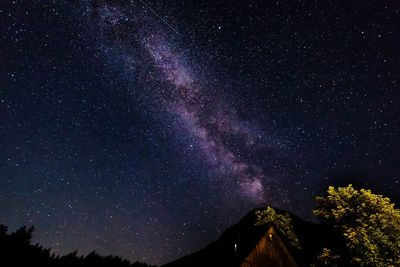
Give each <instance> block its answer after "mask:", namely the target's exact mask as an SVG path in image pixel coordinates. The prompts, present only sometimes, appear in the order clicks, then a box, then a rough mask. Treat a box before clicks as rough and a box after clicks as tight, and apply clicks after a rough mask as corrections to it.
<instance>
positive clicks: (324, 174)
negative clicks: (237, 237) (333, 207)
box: [0, 0, 400, 264]
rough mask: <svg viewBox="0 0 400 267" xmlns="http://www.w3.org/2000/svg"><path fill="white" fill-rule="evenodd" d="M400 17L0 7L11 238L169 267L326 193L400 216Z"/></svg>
mask: <svg viewBox="0 0 400 267" xmlns="http://www.w3.org/2000/svg"><path fill="white" fill-rule="evenodd" d="M399 14H400V6H399V4H398V3H397V2H396V1H370V0H366V1H363V2H362V4H360V3H359V2H357V1H347V2H346V3H340V2H338V1H264V0H249V1H215V0H204V1H189V0H131V1H125V0H82V1H70V0H68V1H67V0H57V1H51V0H34V1H2V4H1V5H0V29H1V32H2V36H1V38H0V47H1V49H0V58H1V60H0V63H1V68H2V71H1V72H0V85H1V86H0V182H1V183H0V184H1V186H0V224H1V223H4V224H6V225H8V226H9V227H10V230H15V229H16V228H18V227H20V226H22V225H29V226H30V225H34V226H35V229H36V233H35V234H34V240H33V241H34V243H36V242H39V244H41V245H43V246H44V247H48V248H50V249H51V251H52V252H54V253H56V254H66V253H69V252H71V251H74V250H78V253H79V254H87V253H89V252H90V251H92V250H96V251H97V252H99V253H101V254H110V253H112V254H115V255H119V256H121V257H123V258H127V259H130V260H132V261H135V260H141V261H145V262H148V263H154V264H163V263H166V262H169V261H172V260H174V259H177V258H179V257H182V256H184V255H187V254H190V253H192V252H194V251H196V250H199V249H201V248H202V247H204V246H205V245H207V244H208V243H210V242H211V241H213V240H215V239H217V238H218V237H219V236H220V235H221V233H222V232H223V231H224V230H225V229H227V228H228V227H229V226H231V225H232V224H234V223H236V222H237V221H238V220H240V218H242V217H243V216H244V215H245V214H246V213H248V212H249V211H250V210H251V209H254V208H257V207H260V206H264V205H273V206H275V207H278V208H281V209H286V210H289V211H291V212H293V213H294V214H297V215H299V216H301V217H303V218H306V219H310V220H311V219H313V218H314V217H313V215H312V209H313V207H314V205H315V202H314V199H315V197H316V196H318V195H321V194H323V193H324V192H325V190H326V189H327V187H328V186H329V185H346V184H349V183H352V184H353V185H354V186H355V187H364V188H371V189H372V191H374V192H376V193H379V194H383V195H387V196H388V197H390V198H391V199H392V200H393V201H394V202H398V201H399V194H398V192H399V183H400V169H399V166H400V162H399V159H400V158H399V156H398V155H399V151H400V142H399V136H400V125H399V119H398V118H399V114H400V105H399V103H400V95H399V90H398V89H399V87H400V69H399V67H398V66H399V62H400V61H399V59H400V50H399V49H398V48H399V47H400V35H399V31H398V25H400V21H399V20H400V16H399Z"/></svg>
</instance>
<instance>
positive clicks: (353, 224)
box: [314, 185, 400, 267]
mask: <svg viewBox="0 0 400 267" xmlns="http://www.w3.org/2000/svg"><path fill="white" fill-rule="evenodd" d="M317 203H318V206H317V208H316V209H315V210H314V214H315V215H316V216H317V217H318V218H319V219H320V220H321V221H322V222H323V223H327V224H330V225H332V226H334V227H336V228H338V229H340V231H341V232H342V233H343V236H344V238H345V240H346V245H347V248H348V249H349V252H350V255H351V257H352V264H356V265H358V266H374V267H388V266H400V211H399V210H398V209H395V206H394V204H393V203H391V202H390V199H389V198H386V197H383V196H381V195H375V194H373V193H372V192H371V191H370V190H365V189H361V190H356V189H354V188H353V186H352V185H349V186H347V187H338V188H335V187H332V186H330V187H329V189H328V191H327V196H325V197H317Z"/></svg>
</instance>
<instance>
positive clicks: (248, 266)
mask: <svg viewBox="0 0 400 267" xmlns="http://www.w3.org/2000/svg"><path fill="white" fill-rule="evenodd" d="M238 246H240V244H235V250H238V249H239V248H238ZM261 266H263V267H264V266H271V267H297V266H298V265H297V263H296V261H295V260H294V258H293V256H292V254H291V253H290V252H289V249H288V247H287V246H286V245H285V243H284V241H283V240H282V238H281V237H280V234H279V233H278V231H277V230H276V229H275V227H274V225H270V227H269V228H268V230H267V232H266V233H265V234H264V235H263V236H261V238H260V240H259V241H258V242H257V244H256V245H255V246H254V248H253V249H252V250H251V251H250V253H249V254H248V255H247V256H246V257H245V258H244V259H243V261H242V262H241V263H240V267H261Z"/></svg>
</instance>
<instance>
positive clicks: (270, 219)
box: [256, 207, 301, 249]
mask: <svg viewBox="0 0 400 267" xmlns="http://www.w3.org/2000/svg"><path fill="white" fill-rule="evenodd" d="M256 216H257V221H256V225H265V224H267V223H273V224H274V226H275V227H276V228H277V229H278V230H279V232H280V233H281V234H282V235H283V236H285V237H286V239H287V240H288V241H289V242H290V244H291V245H292V246H293V247H294V248H297V249H301V247H300V242H299V239H298V238H297V236H296V234H295V233H294V231H293V225H292V220H291V218H290V215H289V214H288V213H287V212H285V213H284V214H277V213H276V211H275V210H274V209H273V208H271V207H267V208H266V209H263V210H259V211H256Z"/></svg>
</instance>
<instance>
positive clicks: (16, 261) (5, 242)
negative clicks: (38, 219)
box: [0, 225, 150, 267]
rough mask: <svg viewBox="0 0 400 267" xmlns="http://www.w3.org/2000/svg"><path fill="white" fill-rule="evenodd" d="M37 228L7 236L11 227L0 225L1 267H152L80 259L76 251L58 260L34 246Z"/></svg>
mask: <svg viewBox="0 0 400 267" xmlns="http://www.w3.org/2000/svg"><path fill="white" fill-rule="evenodd" d="M33 231H34V227H30V228H26V227H25V226H24V227H21V228H20V229H18V230H17V231H15V232H14V233H10V234H8V233H7V226H5V225H0V266H2V267H3V266H4V267H20V266H24V267H29V266H35V267H36V266H37V267H47V266H49V267H50V266H52V267H92V266H96V267H111V266H112V267H149V266H150V265H148V264H146V263H141V262H135V263H131V262H129V261H128V260H124V259H122V258H120V257H117V256H101V255H99V254H97V253H96V252H94V251H93V252H91V253H89V254H88V255H87V256H77V252H76V251H74V252H72V253H70V254H67V255H65V256H56V255H54V254H52V253H51V252H50V249H46V248H43V247H42V246H39V245H38V244H35V245H33V244H32V243H31V240H32V234H33Z"/></svg>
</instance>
